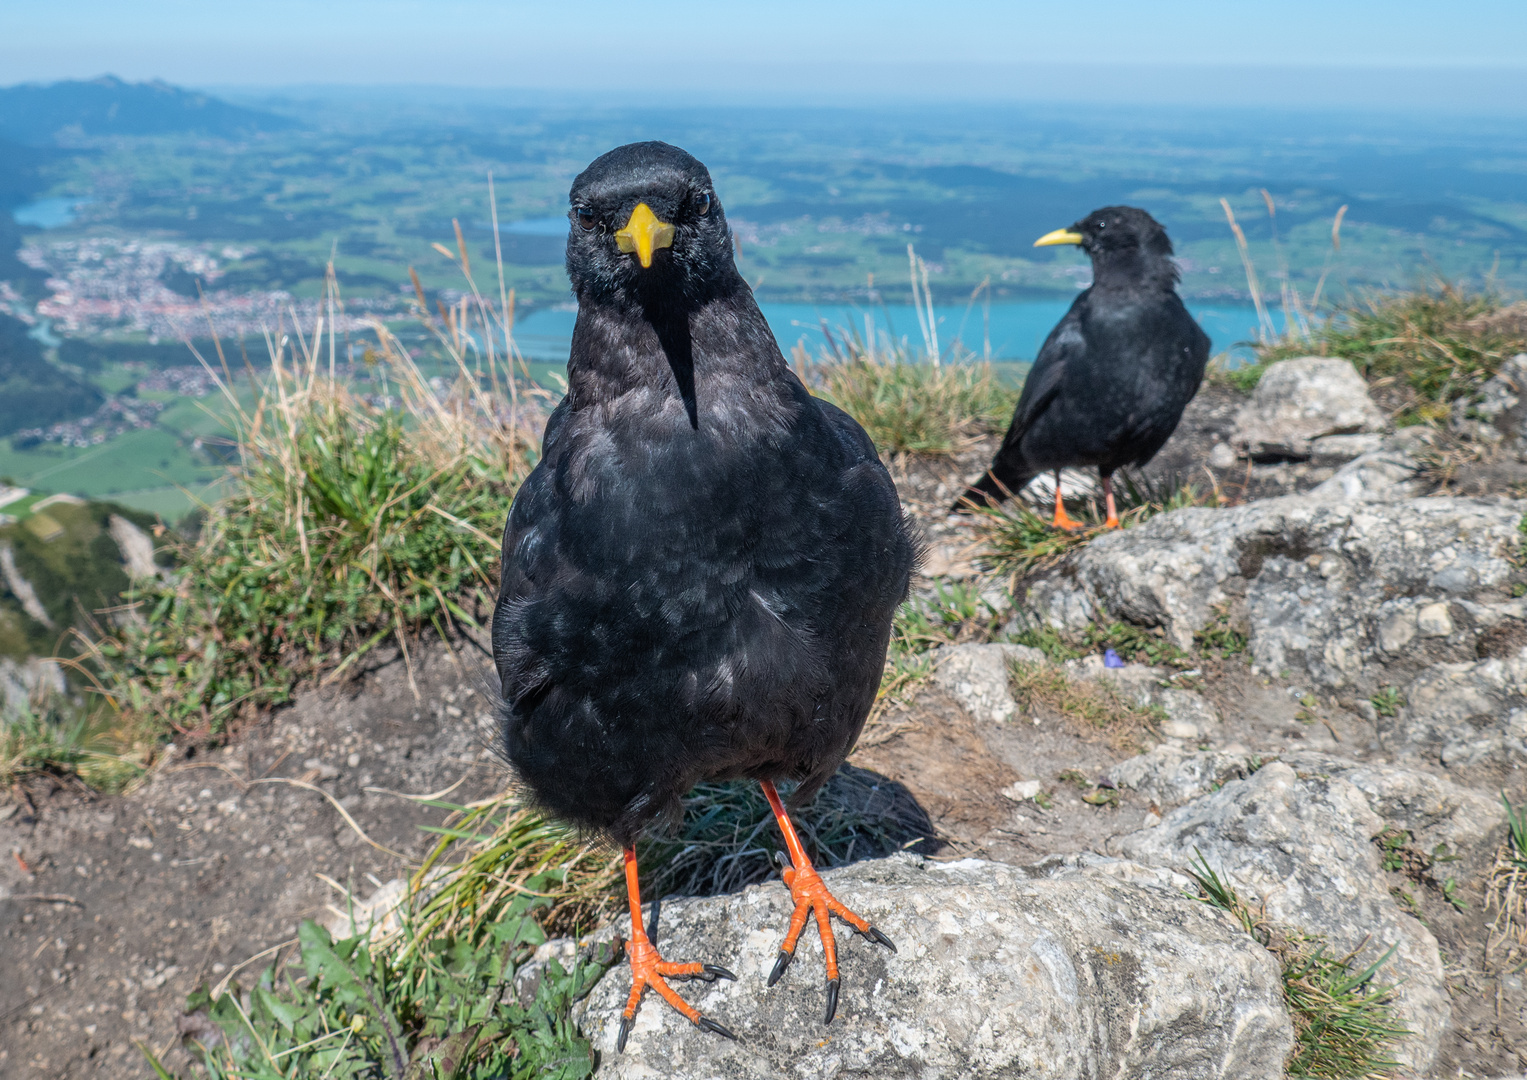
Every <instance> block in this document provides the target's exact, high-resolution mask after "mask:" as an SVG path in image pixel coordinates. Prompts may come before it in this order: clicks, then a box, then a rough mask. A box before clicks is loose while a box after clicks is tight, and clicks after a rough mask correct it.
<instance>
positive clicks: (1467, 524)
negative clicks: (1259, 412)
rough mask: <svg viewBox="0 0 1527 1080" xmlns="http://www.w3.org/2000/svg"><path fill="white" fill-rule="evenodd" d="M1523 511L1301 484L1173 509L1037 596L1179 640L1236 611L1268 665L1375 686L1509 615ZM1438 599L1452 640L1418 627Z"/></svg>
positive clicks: (1035, 589) (1262, 665) (1331, 684)
mask: <svg viewBox="0 0 1527 1080" xmlns="http://www.w3.org/2000/svg"><path fill="white" fill-rule="evenodd" d="M1524 510H1527V502H1522V501H1515V500H1507V499H1464V498H1428V499H1406V500H1402V501H1398V502H1360V503H1353V502H1345V501H1341V500H1329V501H1328V500H1326V499H1323V498H1315V497H1311V496H1300V495H1289V496H1284V497H1282V498H1278V499H1267V500H1263V501H1260V502H1255V503H1249V504H1247V505H1245V506H1237V507H1231V508H1228V509H1223V510H1220V509H1207V508H1187V509H1183V510H1175V511H1173V512H1171V513H1169V514H1162V515H1160V516H1158V517H1155V518H1152V519H1151V520H1150V521H1147V522H1146V523H1145V524H1143V525H1140V526H1137V527H1135V528H1132V529H1124V530H1120V531H1117V532H1113V533H1109V534H1107V535H1105V536H1101V537H1099V538H1098V539H1096V540H1094V541H1092V542H1091V543H1090V544H1088V545H1087V546H1086V547H1085V548H1083V549H1082V550H1080V551H1079V552H1077V553H1076V554H1075V555H1073V556H1072V557H1071V558H1070V559H1068V560H1067V562H1066V563H1065V564H1063V565H1062V566H1061V567H1060V568H1058V569H1057V570H1056V571H1054V572H1052V573H1050V574H1049V575H1047V576H1046V577H1044V578H1041V579H1040V580H1039V581H1037V582H1036V583H1035V584H1034V585H1033V586H1032V587H1031V588H1030V591H1029V593H1028V596H1027V597H1026V598H1025V599H1026V604H1027V606H1028V607H1029V609H1030V610H1031V612H1032V613H1033V614H1034V615H1037V617H1038V618H1039V619H1041V620H1043V621H1044V622H1047V623H1049V624H1050V625H1052V626H1055V627H1057V628H1067V629H1073V630H1080V629H1082V628H1083V627H1085V626H1087V625H1088V624H1089V623H1093V622H1101V623H1109V622H1113V621H1115V620H1123V621H1126V622H1129V623H1133V624H1135V625H1137V626H1160V627H1163V628H1164V630H1165V632H1166V636H1167V638H1168V639H1169V640H1171V641H1172V642H1174V643H1175V644H1177V645H1178V646H1179V647H1182V648H1191V647H1192V645H1193V635H1194V633H1195V632H1197V631H1199V630H1202V629H1204V628H1206V627H1208V626H1209V625H1211V624H1212V623H1214V622H1215V621H1216V620H1217V619H1219V618H1222V617H1227V616H1228V615H1229V613H1230V612H1231V611H1232V609H1233V610H1234V611H1235V612H1236V613H1237V614H1236V618H1237V621H1238V622H1239V623H1240V624H1241V625H1242V626H1244V628H1245V630H1246V631H1247V632H1248V637H1249V647H1250V651H1251V656H1252V660H1253V663H1254V665H1255V666H1256V667H1257V668H1258V669H1259V670H1261V671H1264V672H1269V673H1273V674H1280V673H1282V672H1288V673H1289V674H1290V677H1294V678H1308V679H1310V680H1311V681H1312V682H1313V683H1314V684H1315V685H1317V686H1320V687H1325V688H1330V689H1337V688H1343V687H1352V688H1356V689H1357V690H1359V691H1360V693H1361V695H1363V696H1366V695H1367V694H1370V693H1372V692H1373V691H1374V690H1376V689H1377V688H1378V687H1379V686H1380V685H1384V684H1401V683H1403V682H1404V681H1405V680H1406V679H1408V678H1409V677H1410V675H1412V674H1413V673H1414V672H1416V671H1419V670H1421V669H1423V668H1425V667H1428V666H1430V665H1431V664H1434V663H1438V662H1454V663H1456V662H1462V661H1464V660H1465V659H1468V658H1472V657H1473V656H1474V655H1475V652H1474V634H1473V628H1472V627H1467V626H1463V625H1462V624H1461V623H1460V620H1464V619H1472V616H1471V615H1470V613H1471V612H1473V611H1476V610H1478V611H1486V610H1493V609H1495V608H1500V609H1501V610H1502V611H1504V608H1503V607H1502V605H1504V604H1506V603H1508V602H1509V601H1508V598H1507V596H1506V593H1507V591H1508V586H1509V584H1510V582H1511V580H1512V579H1513V575H1514V574H1515V573H1516V567H1515V565H1514V564H1513V562H1512V558H1513V557H1514V555H1515V552H1516V551H1517V550H1518V548H1519V546H1520V535H1519V533H1518V532H1517V525H1518V523H1519V522H1520V521H1521V519H1522V515H1523V511H1524ZM1436 604H1445V605H1447V607H1448V611H1449V618H1450V619H1451V620H1452V621H1453V622H1454V623H1455V632H1454V633H1452V634H1451V635H1448V636H1446V637H1426V636H1424V635H1423V634H1422V632H1421V629H1420V622H1419V612H1420V610H1421V609H1423V608H1428V607H1430V606H1431V605H1436ZM1431 610H1432V614H1433V615H1435V614H1436V609H1435V608H1432V609H1431ZM1429 625H1430V626H1432V627H1434V628H1437V627H1440V625H1441V623H1440V621H1437V620H1435V619H1431V620H1429Z"/></svg>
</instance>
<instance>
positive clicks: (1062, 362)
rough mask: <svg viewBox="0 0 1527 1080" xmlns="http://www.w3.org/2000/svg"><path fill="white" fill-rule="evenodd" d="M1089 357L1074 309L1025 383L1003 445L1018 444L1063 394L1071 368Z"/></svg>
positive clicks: (1047, 340)
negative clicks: (1061, 391) (1065, 380)
mask: <svg viewBox="0 0 1527 1080" xmlns="http://www.w3.org/2000/svg"><path fill="white" fill-rule="evenodd" d="M1086 354H1087V341H1086V339H1085V338H1083V337H1082V324H1081V319H1080V318H1078V316H1077V314H1076V309H1075V308H1074V307H1073V308H1072V309H1071V310H1070V311H1069V312H1067V313H1066V317H1065V318H1064V319H1062V320H1061V321H1060V322H1059V323H1058V324H1057V325H1056V327H1055V329H1054V330H1051V331H1050V336H1049V337H1047V338H1045V343H1044V346H1043V347H1042V348H1040V350H1039V356H1038V357H1037V358H1036V359H1035V361H1034V368H1033V370H1032V371H1030V372H1029V377H1028V378H1027V379H1025V380H1024V383H1023V393H1022V394H1020V395H1019V396H1018V407H1017V408H1016V409H1015V410H1013V423H1012V425H1011V427H1009V428H1008V432H1007V438H1005V439H1003V440H1002V441H1003V444H1004V446H1005V445H1006V444H1008V443H1016V442H1017V441H1018V440H1019V439H1021V438H1023V435H1024V432H1026V431H1028V429H1029V427H1030V426H1031V425H1032V424H1033V423H1034V420H1035V418H1036V417H1038V416H1039V415H1040V414H1041V413H1042V412H1044V411H1045V409H1047V408H1049V406H1050V403H1051V402H1052V401H1054V400H1055V395H1056V394H1058V393H1059V392H1060V384H1061V383H1062V381H1064V379H1065V377H1066V369H1067V367H1068V365H1077V366H1080V365H1081V364H1082V362H1083V361H1084V359H1085V357H1086Z"/></svg>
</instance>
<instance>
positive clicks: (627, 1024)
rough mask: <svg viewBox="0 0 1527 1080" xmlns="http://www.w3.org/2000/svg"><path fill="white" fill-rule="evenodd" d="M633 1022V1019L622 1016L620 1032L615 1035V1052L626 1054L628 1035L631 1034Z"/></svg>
mask: <svg viewBox="0 0 1527 1080" xmlns="http://www.w3.org/2000/svg"><path fill="white" fill-rule="evenodd" d="M631 1023H632V1021H631V1020H630V1019H628V1018H627V1017H624V1016H622V1017H621V1018H620V1034H618V1035H616V1036H615V1052H616V1053H617V1054H624V1053H625V1052H626V1037H627V1036H628V1035H630V1034H631Z"/></svg>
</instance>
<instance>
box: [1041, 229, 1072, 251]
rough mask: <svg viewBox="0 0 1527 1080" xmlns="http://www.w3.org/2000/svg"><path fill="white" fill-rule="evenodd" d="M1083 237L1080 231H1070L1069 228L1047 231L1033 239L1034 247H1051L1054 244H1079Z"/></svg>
mask: <svg viewBox="0 0 1527 1080" xmlns="http://www.w3.org/2000/svg"><path fill="white" fill-rule="evenodd" d="M1083 239H1085V238H1084V237H1083V236H1082V234H1081V233H1079V232H1072V231H1071V230H1070V229H1056V230H1055V231H1054V232H1047V233H1045V234H1044V235H1043V236H1041V237H1040V238H1039V239H1038V240H1035V241H1034V246H1035V247H1053V246H1054V245H1056V244H1080V243H1081V242H1082V240H1083Z"/></svg>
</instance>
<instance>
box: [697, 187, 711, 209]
mask: <svg viewBox="0 0 1527 1080" xmlns="http://www.w3.org/2000/svg"><path fill="white" fill-rule="evenodd" d="M695 209H696V210H698V211H699V212H700V213H702V214H708V213H710V193H709V192H706V191H702V192H700V194H698V195H696V196H695Z"/></svg>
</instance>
